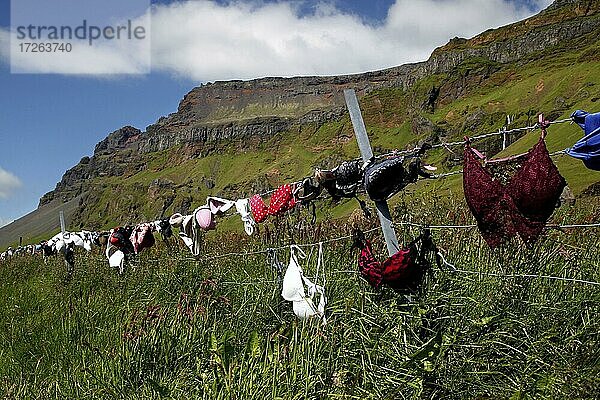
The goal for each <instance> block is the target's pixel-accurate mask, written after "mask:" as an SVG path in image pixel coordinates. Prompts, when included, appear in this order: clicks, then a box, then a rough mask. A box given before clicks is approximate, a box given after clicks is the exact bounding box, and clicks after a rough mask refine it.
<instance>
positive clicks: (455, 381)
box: [0, 198, 600, 399]
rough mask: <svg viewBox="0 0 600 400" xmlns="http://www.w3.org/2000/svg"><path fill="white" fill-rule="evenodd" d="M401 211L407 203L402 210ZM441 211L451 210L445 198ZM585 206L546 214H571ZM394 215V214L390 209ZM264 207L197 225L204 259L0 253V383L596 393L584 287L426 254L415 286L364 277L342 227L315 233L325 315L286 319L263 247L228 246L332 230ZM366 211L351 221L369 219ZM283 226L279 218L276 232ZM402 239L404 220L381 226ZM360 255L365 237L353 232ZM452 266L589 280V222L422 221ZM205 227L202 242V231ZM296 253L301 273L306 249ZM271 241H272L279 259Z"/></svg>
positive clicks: (222, 393) (361, 392)
mask: <svg viewBox="0 0 600 400" xmlns="http://www.w3.org/2000/svg"><path fill="white" fill-rule="evenodd" d="M418 203H419V200H418V199H417V198H414V199H413V198H411V200H407V199H401V201H400V202H399V203H398V205H397V208H396V211H397V212H402V214H400V215H402V216H403V217H402V219H404V220H414V221H423V222H427V223H432V224H433V223H446V222H453V223H462V222H465V221H466V222H469V221H470V220H469V218H468V214H467V213H466V212H465V210H462V209H455V210H453V211H451V212H449V211H448V210H449V208H448V207H447V205H446V204H444V203H443V201H441V200H440V201H439V202H435V203H433V204H428V205H427V208H428V209H429V210H430V211H429V213H425V212H424V211H422V210H424V208H421V207H419V205H418ZM411 210H413V211H414V210H421V211H420V212H419V214H418V215H414V214H413V215H410V214H409V213H410V211H411ZM450 210H452V209H450ZM598 211H599V210H598V209H597V205H596V206H595V207H594V206H593V205H592V206H590V207H587V208H586V211H585V213H583V211H580V210H579V209H578V208H571V209H563V210H561V211H560V212H558V213H557V215H556V216H555V221H556V222H558V223H562V222H565V221H568V222H573V221H582V222H585V221H588V220H589V219H590V218H596V217H598V214H599V212H598ZM398 219H399V220H400V217H399V218H398ZM302 222H303V219H302V218H299V219H297V220H296V219H295V217H292V218H289V219H282V220H280V221H277V222H276V225H271V229H270V233H269V235H268V237H267V234H266V230H265V225H263V229H262V232H261V234H260V235H258V236H256V237H253V238H245V237H243V236H241V235H235V234H226V235H221V236H219V237H207V240H206V245H205V246H206V249H205V253H204V259H200V260H194V259H192V258H191V257H190V256H189V255H188V254H187V253H186V252H184V251H183V250H181V249H180V248H179V247H173V248H171V249H166V248H165V247H164V246H163V245H162V244H161V245H160V246H157V247H156V248H153V249H151V250H150V251H148V252H147V253H143V254H142V255H141V256H140V257H139V258H138V259H136V260H133V262H132V265H131V267H130V268H129V269H128V270H127V271H126V272H125V274H124V275H123V276H119V275H118V274H117V273H116V271H114V270H111V269H110V268H109V267H108V265H107V263H106V261H105V259H103V257H102V255H101V254H100V253H99V252H98V253H92V254H85V253H78V254H77V267H76V271H75V274H74V276H73V277H72V278H71V279H70V280H67V279H66V273H65V268H64V265H63V263H62V261H61V260H60V259H49V260H48V262H47V263H46V264H45V263H44V262H43V261H42V260H41V259H39V258H33V257H28V258H15V259H13V260H12V261H10V262H9V263H5V264H2V265H1V266H0V313H1V314H0V388H1V393H2V394H3V395H4V397H5V398H19V399H20V398H43V399H47V398H181V399H187V398H202V399H267V398H268V399H337V398H340V399H403V398H406V399H414V398H427V399H439V398H452V399H454V398H456V399H463V398H467V399H487V398H494V399H495V398H513V399H538V398H550V399H557V398H569V399H571V398H597V394H598V393H599V392H600V378H599V377H600V345H599V339H600V321H599V319H598V315H599V311H600V309H599V308H600V287H599V286H593V285H585V284H581V283H573V282H563V281H552V280H548V279H543V278H540V279H530V278H519V277H516V278H514V277H511V278H506V277H495V276H486V275H483V274H464V273H453V272H450V270H449V269H447V268H445V269H438V268H437V267H434V268H432V270H431V271H430V273H429V274H428V275H427V276H426V279H425V282H424V283H423V286H422V288H421V290H420V292H419V293H413V294H410V295H406V294H399V293H396V292H394V291H392V290H390V289H387V288H384V289H382V290H377V291H376V290H373V289H372V288H370V287H369V286H368V285H367V284H366V282H365V281H363V280H362V279H361V278H360V276H359V275H358V273H357V272H356V269H357V267H356V257H357V254H356V253H355V252H351V251H350V250H349V247H350V243H349V241H339V242H333V243H327V244H326V245H325V267H326V279H327V284H326V289H327V295H328V298H329V303H328V306H327V312H328V323H327V325H325V326H322V325H321V324H319V323H318V321H308V322H302V321H298V320H297V319H296V317H295V316H294V314H293V312H292V310H291V305H290V304H289V303H287V302H285V301H283V300H282V298H281V295H280V292H281V287H280V284H279V283H278V279H279V277H278V274H277V272H276V271H275V270H274V269H273V268H272V267H271V266H270V264H269V262H268V259H267V257H266V255H264V254H258V255H248V256H235V257H226V258H217V259H208V255H209V254H210V255H212V254H222V253H226V252H230V251H237V252H239V251H247V250H256V249H263V248H265V247H268V246H276V245H281V244H283V243H287V242H290V241H291V240H294V241H297V242H313V241H319V240H323V239H325V238H327V237H335V236H342V235H345V234H347V233H348V232H349V228H347V227H343V226H338V227H337V228H334V227H332V225H327V224H321V225H319V226H311V225H309V224H304V225H302ZM373 225H374V222H373V221H367V222H366V225H365V227H370V226H373ZM287 232H293V233H294V235H295V236H294V238H290V236H289V234H288V233H287ZM398 234H399V236H400V237H401V238H405V239H406V240H408V239H410V238H412V237H414V236H415V235H416V234H418V231H417V230H414V229H412V230H399V231H398ZM371 237H372V238H373V239H374V240H375V245H376V248H377V250H378V254H381V255H382V256H383V243H382V240H381V238H380V235H379V233H378V232H376V233H374V234H372V235H371ZM434 237H435V239H436V241H437V242H438V245H439V246H440V248H442V251H443V252H444V253H445V255H446V257H447V259H448V260H449V261H450V262H452V263H454V264H455V265H456V267H457V268H459V269H461V270H468V271H476V272H483V273H497V274H507V275H515V274H524V273H527V274H539V275H552V276H558V277H570V278H578V279H585V280H590V281H596V282H600V271H599V268H598V266H599V265H600V252H599V251H598V244H599V243H598V242H599V240H598V238H599V237H600V236H599V234H598V231H597V230H569V231H568V232H562V231H559V230H549V231H548V232H547V233H546V234H545V235H544V237H543V238H542V239H541V240H540V241H539V242H538V243H537V244H535V245H534V246H533V247H532V248H527V247H525V246H523V245H521V244H520V243H519V242H517V241H515V242H514V243H513V244H512V245H510V246H507V247H505V248H502V249H499V250H495V251H491V250H489V249H488V248H487V246H486V245H485V244H484V243H483V241H482V240H481V239H480V236H479V234H478V232H477V231H476V230H475V229H467V230H453V231H448V230H442V231H435V232H434ZM217 240H218V242H217ZM307 254H308V255H309V258H308V259H307V260H306V261H305V262H304V263H303V268H304V270H305V272H306V274H307V275H309V276H311V275H312V274H314V273H315V265H316V249H312V250H310V249H308V250H307ZM288 257H289V253H288V251H286V250H281V251H280V252H279V258H280V259H281V260H282V261H284V262H286V261H287V259H288Z"/></svg>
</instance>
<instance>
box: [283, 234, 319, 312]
mask: <svg viewBox="0 0 600 400" xmlns="http://www.w3.org/2000/svg"><path fill="white" fill-rule="evenodd" d="M294 250H297V251H298V252H299V254H300V257H301V258H305V257H306V254H304V252H303V251H302V249H300V247H298V246H296V245H292V246H290V263H289V265H288V268H287V270H286V272H285V276H284V277H283V287H282V290H281V296H283V298H284V299H285V300H287V301H291V302H292V305H293V309H294V314H296V316H297V317H298V318H300V319H307V318H311V317H314V316H317V317H320V318H322V319H323V324H325V323H326V318H325V305H326V304H327V298H326V297H325V288H324V286H325V273H324V271H323V286H319V285H317V284H315V283H313V282H311V281H310V279H308V278H307V277H305V276H304V273H303V271H302V268H301V267H300V264H299V263H298V258H297V257H296V253H295V252H294ZM322 262H323V243H319V255H318V258H317V273H316V275H315V281H317V280H318V277H319V272H320V269H321V265H322ZM305 287H306V290H305ZM316 294H318V295H319V297H320V298H319V305H318V306H315V303H314V301H313V299H314V296H315V295H316Z"/></svg>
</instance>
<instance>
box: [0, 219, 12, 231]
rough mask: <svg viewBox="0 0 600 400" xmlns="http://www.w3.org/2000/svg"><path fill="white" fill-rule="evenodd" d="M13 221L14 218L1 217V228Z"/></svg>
mask: <svg viewBox="0 0 600 400" xmlns="http://www.w3.org/2000/svg"><path fill="white" fill-rule="evenodd" d="M11 222H13V220H12V219H4V218H2V217H0V228H2V227H3V226H6V225H8V224H10V223H11Z"/></svg>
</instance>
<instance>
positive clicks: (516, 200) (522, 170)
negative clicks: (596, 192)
mask: <svg viewBox="0 0 600 400" xmlns="http://www.w3.org/2000/svg"><path fill="white" fill-rule="evenodd" d="M544 138H545V129H543V130H542V135H541V136H540V140H539V141H538V142H537V144H536V145H535V146H533V148H532V149H531V150H529V151H528V152H527V153H525V154H523V155H520V156H516V157H511V158H508V159H502V160H492V161H490V160H486V158H485V157H484V156H483V155H482V154H481V153H480V152H478V151H477V150H475V149H473V148H472V147H471V145H470V144H469V142H468V140H467V144H466V146H465V152H464V161H463V163H464V164H463V187H464V191H465V199H466V200H467V204H468V206H469V209H470V210H471V212H472V213H473V215H474V216H475V219H476V220H477V226H478V228H479V231H480V232H481V235H482V236H483V238H484V239H485V241H486V242H487V244H488V245H489V246H490V247H492V248H494V247H497V246H499V245H501V244H503V243H505V242H507V241H508V240H510V238H512V237H513V236H515V235H516V234H518V235H519V236H520V237H521V239H522V240H523V241H524V242H525V243H527V244H529V243H533V242H535V241H536V240H537V238H538V237H539V235H540V234H541V233H542V230H543V229H544V227H545V225H546V221H547V220H548V218H550V216H551V215H552V213H553V212H554V209H555V208H556V204H557V201H558V200H559V198H560V195H561V193H562V191H563V189H564V187H565V186H566V182H565V179H564V178H563V177H562V176H561V175H560V173H559V171H558V168H556V165H554V163H553V162H552V159H551V158H550V155H549V154H548V150H547V149H546V144H545V142H544ZM481 160H483V161H484V163H483V165H482V163H481Z"/></svg>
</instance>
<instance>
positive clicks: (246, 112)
mask: <svg viewBox="0 0 600 400" xmlns="http://www.w3.org/2000/svg"><path fill="white" fill-rule="evenodd" d="M599 31H600V2H599V1H597V0H557V1H555V2H554V3H553V4H552V5H550V6H549V7H548V8H547V9H546V10H544V11H543V12H541V13H540V14H538V15H536V16H533V17H531V18H529V19H527V20H524V21H520V22H517V23H514V24H511V25H509V26H506V27H502V28H499V29H494V30H489V31H486V32H484V33H482V34H480V35H478V36H476V37H474V38H472V39H461V38H455V39H452V40H450V42H449V43H448V44H446V45H445V46H442V47H440V48H438V49H436V50H435V51H434V52H433V53H432V55H431V57H430V58H429V59H428V60H427V61H424V62H420V63H415V64H407V65H402V66H398V67H394V68H390V69H386V70H382V71H374V72H368V73H362V74H356V75H343V76H332V77H296V78H261V79H256V80H252V81H227V82H214V83H208V84H205V85H202V86H199V87H196V88H194V89H192V90H191V91H190V92H189V93H188V94H186V95H185V97H184V98H183V100H182V101H181V102H180V104H179V107H178V110H177V112H175V113H173V114H170V115H168V116H166V117H162V118H160V119H159V120H158V121H157V122H156V123H155V124H153V125H150V126H149V127H147V128H146V131H145V132H142V131H140V130H139V129H136V128H133V127H130V126H126V127H123V128H121V129H119V130H117V131H115V132H112V133H110V134H109V135H108V136H107V137H106V139H104V140H103V141H101V142H100V143H98V145H96V148H95V150H94V155H93V156H92V157H91V158H88V157H84V158H83V159H82V160H81V162H80V163H79V164H78V165H76V166H75V167H73V168H72V169H70V170H68V171H67V172H66V173H65V175H64V176H63V178H62V180H61V181H60V182H59V183H58V184H57V186H56V189H55V190H54V191H52V192H50V193H48V194H46V195H44V197H42V199H41V200H40V205H43V204H46V203H48V202H50V201H52V200H53V199H57V198H60V199H62V201H68V200H70V199H72V198H74V197H76V196H78V195H79V194H81V193H82V192H84V191H85V190H86V182H87V181H89V180H90V179H93V178H94V177H97V176H121V175H122V174H123V172H124V171H125V170H126V169H131V168H133V169H135V163H136V156H137V157H139V155H140V154H144V153H152V152H158V151H163V150H166V149H170V148H173V147H175V146H180V145H185V146H205V147H207V148H210V146H211V145H214V144H216V143H219V142H223V141H231V140H241V141H243V140H244V139H246V138H251V137H256V138H262V139H264V138H269V137H272V136H274V135H277V134H278V133H280V132H283V131H286V130H289V129H291V128H292V127H294V126H297V125H303V124H307V123H311V124H317V125H318V124H323V123H325V122H328V121H332V120H337V119H339V118H340V117H341V116H343V115H344V112H345V107H344V99H343V90H344V89H346V88H354V89H355V90H356V91H357V93H358V95H359V96H364V95H365V94H368V93H369V92H371V91H373V90H377V89H382V88H401V89H404V90H406V89H409V88H411V87H412V86H413V85H414V84H415V83H416V82H417V81H419V80H421V79H423V78H426V77H429V76H432V75H435V74H443V73H448V72H451V71H453V69H455V68H457V67H458V66H460V65H461V63H463V62H465V61H466V60H469V59H485V60H488V61H490V62H492V63H499V64H506V63H519V62H526V61H529V60H531V59H535V58H536V57H540V56H541V55H542V54H543V53H544V52H548V51H553V49H556V48H557V46H568V45H570V41H571V40H573V39H577V40H579V39H580V38H582V37H585V36H586V35H597V34H598V32H599ZM572 45H576V43H572ZM460 93H461V91H460V90H453V89H452V88H449V90H446V93H442V94H441V96H440V98H443V99H444V101H451V100H452V99H449V98H448V96H450V97H453V98H457V97H459V96H460V95H461V94H460ZM207 151H209V150H207Z"/></svg>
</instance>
